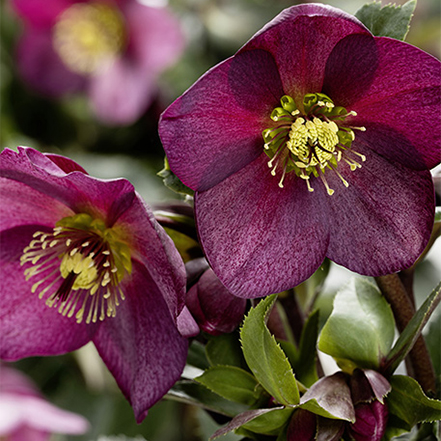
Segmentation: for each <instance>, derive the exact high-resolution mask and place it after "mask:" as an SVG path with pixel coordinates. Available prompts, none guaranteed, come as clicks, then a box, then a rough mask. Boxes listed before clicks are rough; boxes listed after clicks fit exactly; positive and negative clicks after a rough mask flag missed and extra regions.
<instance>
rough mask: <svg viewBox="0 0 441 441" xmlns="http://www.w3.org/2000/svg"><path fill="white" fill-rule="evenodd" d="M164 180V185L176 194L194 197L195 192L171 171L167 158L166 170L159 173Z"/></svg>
mask: <svg viewBox="0 0 441 441" xmlns="http://www.w3.org/2000/svg"><path fill="white" fill-rule="evenodd" d="M157 175H158V176H159V177H161V178H162V181H163V183H164V185H165V186H166V187H167V188H169V189H170V190H172V191H174V192H175V193H179V194H183V195H188V196H193V195H194V191H193V190H192V189H191V188H189V187H187V186H186V185H184V184H183V183H182V182H181V181H180V180H179V178H178V177H177V176H176V175H175V174H174V173H173V172H172V171H171V169H170V166H169V164H168V160H167V158H164V168H163V169H162V170H161V171H159V172H158V173H157Z"/></svg>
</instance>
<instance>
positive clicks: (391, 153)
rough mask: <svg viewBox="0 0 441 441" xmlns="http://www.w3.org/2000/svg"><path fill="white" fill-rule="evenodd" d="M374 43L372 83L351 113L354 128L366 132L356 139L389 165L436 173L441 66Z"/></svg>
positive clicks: (395, 44)
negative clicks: (375, 58) (392, 162)
mask: <svg viewBox="0 0 441 441" xmlns="http://www.w3.org/2000/svg"><path fill="white" fill-rule="evenodd" d="M376 44H377V50H378V68H377V70H376V73H375V78H374V81H373V83H372V85H371V86H370V88H369V90H368V92H367V93H366V94H365V95H364V97H363V98H361V99H360V100H359V101H357V102H356V103H355V104H354V105H353V106H351V109H350V110H355V111H356V112H357V114H358V115H357V117H356V118H353V121H354V125H357V126H365V127H366V131H365V132H363V133H360V134H358V133H357V136H358V137H359V138H360V139H361V140H364V141H365V142H366V143H367V144H369V146H370V147H371V148H372V149H374V150H375V151H376V152H378V153H379V154H381V155H383V156H384V157H386V158H387V159H389V160H395V161H399V162H401V163H402V164H403V165H405V166H406V167H408V168H414V169H417V170H422V169H430V168H433V167H434V166H435V165H437V164H439V162H440V160H441V154H440V151H441V117H440V113H441V63H440V61H439V60H437V59H436V58H434V57H432V56H431V55H429V54H427V53H425V52H423V51H422V50H420V49H418V48H416V47H413V46H411V45H409V44H407V43H404V42H401V41H397V40H393V39H390V38H385V37H383V38H376ZM353 81H354V82H355V83H357V82H358V78H354V80H353ZM348 110H349V109H348ZM381 126H383V127H389V128H391V130H381ZM397 135H398V136H397Z"/></svg>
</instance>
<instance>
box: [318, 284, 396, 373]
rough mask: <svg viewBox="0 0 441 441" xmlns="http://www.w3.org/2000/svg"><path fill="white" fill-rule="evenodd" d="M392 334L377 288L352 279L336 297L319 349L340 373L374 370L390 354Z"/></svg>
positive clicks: (389, 317)
mask: <svg viewBox="0 0 441 441" xmlns="http://www.w3.org/2000/svg"><path fill="white" fill-rule="evenodd" d="M394 333H395V325H394V317H393V314H392V311H391V308H390V306H389V304H388V303H387V301H386V300H385V299H384V297H383V296H382V295H381V293H380V291H379V289H378V287H377V286H376V285H374V284H373V283H371V282H370V281H368V280H366V279H364V278H354V279H352V280H351V281H350V282H349V283H348V284H347V285H346V286H345V287H344V288H343V289H342V290H340V291H339V292H338V293H337V295H336V297H335V299H334V309H333V311H332V313H331V315H330V317H329V318H328V320H327V322H326V323H325V325H324V327H323V329H322V332H321V334H320V338H319V342H318V348H319V349H320V350H321V351H322V352H325V353H326V354H329V355H331V356H332V357H334V358H336V359H337V361H338V362H339V364H340V366H341V367H342V369H343V370H349V371H351V370H352V369H353V368H354V367H359V368H368V369H374V370H375V369H378V368H379V366H380V361H381V360H382V359H383V358H384V357H385V355H386V354H387V353H388V352H389V350H390V347H391V345H392V342H393V338H394Z"/></svg>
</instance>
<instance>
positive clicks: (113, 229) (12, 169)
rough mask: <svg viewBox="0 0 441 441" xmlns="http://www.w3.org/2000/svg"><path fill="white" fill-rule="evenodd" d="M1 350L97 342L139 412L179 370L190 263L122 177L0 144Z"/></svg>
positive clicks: (25, 351) (8, 353)
mask: <svg viewBox="0 0 441 441" xmlns="http://www.w3.org/2000/svg"><path fill="white" fill-rule="evenodd" d="M0 182H1V187H0V198H1V200H2V204H1V208H0V234H1V242H2V247H1V252H0V265H1V266H0V281H1V284H2V286H1V290H0V292H1V297H2V298H1V304H2V308H1V310H0V335H1V342H0V357H1V358H2V359H4V360H9V361H12V360H17V359H20V358H23V357H29V356H36V355H55V354H63V353H66V352H69V351H73V350H75V349H78V348H79V347H81V346H83V345H85V344H86V343H87V342H89V341H93V343H94V344H95V346H96V348H97V349H98V352H99V354H100V356H101V358H102V359H103V360H104V362H105V364H106V365H107V367H108V368H109V370H110V371H111V372H112V374H113V375H114V377H115V379H116V381H117V383H118V385H119V386H120V388H121V390H122V391H123V393H124V394H125V396H126V397H127V398H128V399H129V401H130V403H131V404H132V407H133V409H134V412H135V415H136V418H137V420H138V421H141V420H142V419H143V418H144V417H145V415H146V413H147V409H148V408H149V407H150V406H152V405H153V404H154V403H155V402H156V401H158V400H159V399H160V398H161V397H162V396H163V395H164V394H165V393H166V392H167V391H168V389H169V388H170V387H171V386H172V385H173V384H174V382H175V381H176V380H177V379H178V378H179V377H180V374H181V372H182V370H183V368H184V365H185V361H186V355H187V345H188V343H187V340H186V339H185V338H184V337H183V336H182V335H181V334H180V332H179V331H178V329H177V319H178V316H179V314H180V313H181V312H182V311H183V308H184V300H185V299H184V296H185V286H186V278H185V268H184V264H183V262H182V260H181V258H180V256H179V253H178V251H177V250H176V248H175V246H174V245H173V242H172V241H171V239H170V238H169V237H168V236H167V235H166V233H165V231H164V230H163V229H162V227H161V226H160V225H159V224H158V223H157V222H156V220H155V219H154V216H153V213H152V212H151V210H150V208H149V207H148V206H146V204H145V202H144V201H143V200H142V199H141V198H140V197H139V195H138V194H137V193H136V192H135V190H134V188H133V186H132V185H131V184H130V183H129V182H128V181H126V180H125V179H116V180H101V179H96V178H93V177H91V176H89V175H87V174H86V173H85V172H84V170H83V169H82V168H81V167H80V166H79V165H78V164H76V163H75V162H73V161H71V160H70V159H68V158H64V157H62V156H57V155H51V154H42V153H40V152H38V151H36V150H34V149H31V148H22V147H20V148H19V149H18V153H16V152H14V151H12V150H9V149H6V150H4V151H3V152H2V153H1V154H0Z"/></svg>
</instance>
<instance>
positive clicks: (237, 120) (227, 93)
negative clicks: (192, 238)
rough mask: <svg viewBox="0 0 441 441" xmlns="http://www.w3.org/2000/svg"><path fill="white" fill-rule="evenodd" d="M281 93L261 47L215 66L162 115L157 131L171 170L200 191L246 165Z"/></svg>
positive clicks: (273, 67) (256, 153)
mask: <svg viewBox="0 0 441 441" xmlns="http://www.w3.org/2000/svg"><path fill="white" fill-rule="evenodd" d="M282 95H283V89H282V86H281V83H280V78H279V74H278V71H277V67H276V64H275V62H274V60H273V58H272V57H271V55H270V54H269V53H267V52H265V51H261V50H254V51H246V52H243V53H241V54H239V55H236V56H235V57H233V58H230V59H228V60H226V61H224V62H223V63H221V64H219V65H217V66H215V67H214V68H213V69H211V70H210V71H208V72H207V73H206V74H205V75H204V76H202V77H201V78H200V79H199V80H198V81H197V82H196V83H195V84H194V85H193V86H192V87H191V88H190V89H189V90H188V91H187V92H186V93H184V95H182V96H181V97H180V98H178V99H177V100H176V101H175V102H174V103H173V104H172V105H171V106H170V107H169V108H168V109H167V110H166V111H165V112H164V113H163V115H162V118H161V121H160V125H159V134H160V136H161V139H162V142H163V145H164V149H165V152H166V155H167V158H168V160H169V163H170V167H171V169H172V170H173V172H174V173H175V174H176V175H178V177H179V178H180V179H181V180H182V181H183V182H184V184H185V185H187V186H189V187H190V188H193V189H195V190H200V191H202V190H206V189H208V188H210V187H212V186H213V185H216V184H217V183H219V182H221V181H222V180H223V179H225V178H226V177H227V176H229V175H231V174H232V173H234V172H236V171H237V170H239V169H241V168H242V167H244V166H245V165H247V164H249V163H250V162H251V161H253V160H254V159H255V158H256V157H257V156H259V155H260V153H261V152H262V148H263V140H262V131H263V129H265V128H267V127H268V125H269V124H270V123H271V120H270V118H269V116H270V114H271V111H272V110H273V108H274V107H275V106H276V105H277V104H278V103H279V100H280V97H281V96H282Z"/></svg>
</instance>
